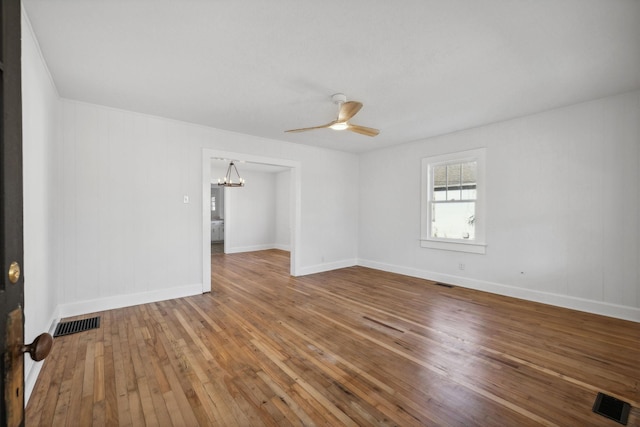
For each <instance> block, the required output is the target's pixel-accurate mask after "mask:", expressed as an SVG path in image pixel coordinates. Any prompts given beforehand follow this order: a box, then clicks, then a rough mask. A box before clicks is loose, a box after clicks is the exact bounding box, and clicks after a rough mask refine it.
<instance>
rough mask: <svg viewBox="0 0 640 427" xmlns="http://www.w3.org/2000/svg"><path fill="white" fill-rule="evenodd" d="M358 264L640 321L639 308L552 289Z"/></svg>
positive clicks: (389, 265) (401, 267)
mask: <svg viewBox="0 0 640 427" xmlns="http://www.w3.org/2000/svg"><path fill="white" fill-rule="evenodd" d="M357 265H361V266H363V267H369V268H373V269H376V270H382V271H388V272H390V273H397V274H404V275H406V276H411V277H418V278H421V279H427V280H433V281H436V282H442V283H448V284H451V285H455V286H462V287H464V288H469V289H476V290H479V291H484V292H490V293H494V294H499V295H504V296H508V297H513V298H519V299H524V300H528V301H534V302H539V303H543V304H549V305H554V306H557V307H564V308H570V309H572V310H578V311H584V312H587V313H593V314H599V315H602V316H608V317H615V318H617V319H623V320H630V321H632V322H640V309H639V308H635V307H628V306H624V305H618V304H611V303H607V302H602V301H594V300H588V299H585V298H577V297H572V296H568V295H560V294H554V293H551V292H541V291H535V290H531V289H524V288H518V287H515V286H509V285H504V284H501V283H495V282H488V281H484V280H476V279H470V278H468V277H461V276H455V275H450V274H442V273H436V272H433V271H427V270H420V269H416V268H410V267H403V266H398V265H393V264H386V263H381V262H377V261H370V260H366V259H359V260H358V264H357Z"/></svg>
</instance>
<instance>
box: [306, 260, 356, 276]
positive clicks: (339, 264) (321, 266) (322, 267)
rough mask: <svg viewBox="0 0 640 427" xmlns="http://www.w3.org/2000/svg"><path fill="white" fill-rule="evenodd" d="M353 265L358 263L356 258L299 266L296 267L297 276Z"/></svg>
mask: <svg viewBox="0 0 640 427" xmlns="http://www.w3.org/2000/svg"><path fill="white" fill-rule="evenodd" d="M354 265H358V263H357V260H355V259H346V260H342V261H335V262H327V263H322V264H316V265H310V266H308V267H300V268H299V269H298V276H306V275H307V274H315V273H322V272H325V271H331V270H337V269H339V268H346V267H353V266H354Z"/></svg>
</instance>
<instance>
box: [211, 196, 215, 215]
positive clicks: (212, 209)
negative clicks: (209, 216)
mask: <svg viewBox="0 0 640 427" xmlns="http://www.w3.org/2000/svg"><path fill="white" fill-rule="evenodd" d="M215 211H216V196H211V212H215Z"/></svg>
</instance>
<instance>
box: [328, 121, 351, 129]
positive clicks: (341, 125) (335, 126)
mask: <svg viewBox="0 0 640 427" xmlns="http://www.w3.org/2000/svg"><path fill="white" fill-rule="evenodd" d="M329 127H330V128H331V129H333V130H345V129H346V128H348V127H349V125H348V124H347V122H338V123H334V124H332V125H331V126H329Z"/></svg>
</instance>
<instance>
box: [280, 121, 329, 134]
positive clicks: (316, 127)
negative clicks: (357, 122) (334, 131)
mask: <svg viewBox="0 0 640 427" xmlns="http://www.w3.org/2000/svg"><path fill="white" fill-rule="evenodd" d="M334 123H335V121H333V122H331V123H327V124H326V125H322V126H313V127H309V128H300V129H289V130H285V132H306V131H308V130H314V129H325V128H328V127H330V126H331V125H332V124H334Z"/></svg>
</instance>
